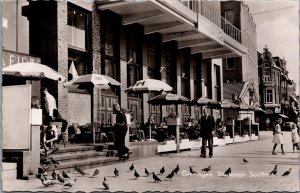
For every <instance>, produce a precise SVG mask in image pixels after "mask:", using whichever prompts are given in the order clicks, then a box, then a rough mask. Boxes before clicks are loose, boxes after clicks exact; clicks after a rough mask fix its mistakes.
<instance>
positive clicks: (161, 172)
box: [159, 166, 165, 175]
mask: <svg viewBox="0 0 300 193" xmlns="http://www.w3.org/2000/svg"><path fill="white" fill-rule="evenodd" d="M159 173H160V174H161V175H163V174H164V173H165V167H164V166H163V167H162V168H161V169H160V171H159Z"/></svg>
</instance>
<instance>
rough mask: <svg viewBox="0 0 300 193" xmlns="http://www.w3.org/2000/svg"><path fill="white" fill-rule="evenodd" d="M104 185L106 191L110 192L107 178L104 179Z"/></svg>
mask: <svg viewBox="0 0 300 193" xmlns="http://www.w3.org/2000/svg"><path fill="white" fill-rule="evenodd" d="M102 185H103V186H104V188H105V190H109V184H108V182H107V181H106V178H105V177H104V179H103V182H102Z"/></svg>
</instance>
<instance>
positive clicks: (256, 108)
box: [255, 107, 266, 113]
mask: <svg viewBox="0 0 300 193" xmlns="http://www.w3.org/2000/svg"><path fill="white" fill-rule="evenodd" d="M255 111H259V112H263V113H265V112H266V111H264V110H263V109H262V108H260V107H255Z"/></svg>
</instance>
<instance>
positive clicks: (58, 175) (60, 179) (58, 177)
mask: <svg viewBox="0 0 300 193" xmlns="http://www.w3.org/2000/svg"><path fill="white" fill-rule="evenodd" d="M57 179H58V181H59V182H60V183H62V184H63V183H65V179H64V178H63V177H62V176H61V175H60V174H57Z"/></svg>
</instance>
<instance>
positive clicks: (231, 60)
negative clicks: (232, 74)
mask: <svg viewBox="0 0 300 193" xmlns="http://www.w3.org/2000/svg"><path fill="white" fill-rule="evenodd" d="M226 69H227V70H234V69H235V60H234V58H226Z"/></svg>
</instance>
